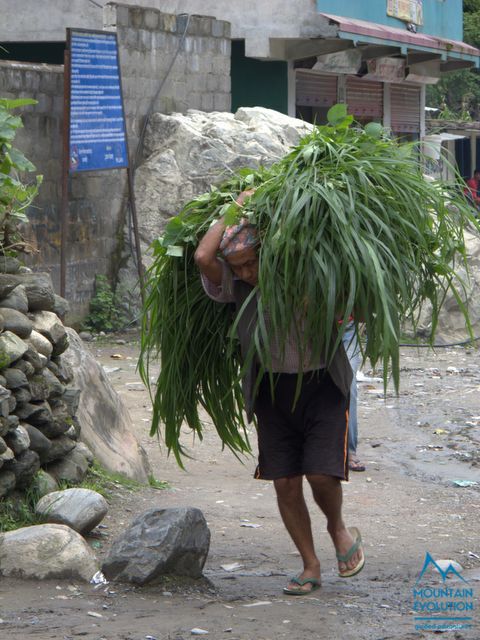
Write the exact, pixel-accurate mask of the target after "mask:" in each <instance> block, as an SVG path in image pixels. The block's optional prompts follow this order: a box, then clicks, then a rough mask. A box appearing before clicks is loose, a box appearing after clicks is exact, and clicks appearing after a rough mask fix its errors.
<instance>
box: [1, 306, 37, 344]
mask: <svg viewBox="0 0 480 640" xmlns="http://www.w3.org/2000/svg"><path fill="white" fill-rule="evenodd" d="M1 313H2V317H3V323H4V330H6V331H11V332H12V333H14V334H15V335H17V336H18V337H19V338H28V336H29V335H30V334H31V333H32V329H33V324H32V321H31V320H29V319H28V318H27V316H26V315H25V314H23V313H21V312H20V311H17V310H16V309H8V308H6V309H5V308H4V309H2V312H1Z"/></svg>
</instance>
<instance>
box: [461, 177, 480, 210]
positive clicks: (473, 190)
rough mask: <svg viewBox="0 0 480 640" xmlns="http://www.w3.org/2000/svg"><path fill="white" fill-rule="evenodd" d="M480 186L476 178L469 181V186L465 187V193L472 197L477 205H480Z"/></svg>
mask: <svg viewBox="0 0 480 640" xmlns="http://www.w3.org/2000/svg"><path fill="white" fill-rule="evenodd" d="M479 191H480V184H479V181H478V180H476V179H475V178H470V180H467V186H466V187H465V190H464V193H465V195H466V196H470V197H471V198H472V200H473V201H474V202H475V204H480V193H479Z"/></svg>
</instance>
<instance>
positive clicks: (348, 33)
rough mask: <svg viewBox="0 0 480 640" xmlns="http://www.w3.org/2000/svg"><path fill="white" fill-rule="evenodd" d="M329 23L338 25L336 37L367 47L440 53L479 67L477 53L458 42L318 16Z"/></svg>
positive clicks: (473, 48) (479, 56) (370, 24)
mask: <svg viewBox="0 0 480 640" xmlns="http://www.w3.org/2000/svg"><path fill="white" fill-rule="evenodd" d="M320 15H322V16H323V17H324V18H326V19H328V20H329V21H330V23H331V24H336V25H337V26H338V36H339V37H340V38H345V39H348V40H353V41H354V42H356V41H361V42H368V43H371V44H383V45H385V44H388V45H394V46H398V47H400V48H401V49H402V50H403V51H402V52H405V53H406V52H407V49H414V50H415V51H427V52H431V53H441V54H442V57H443V58H444V59H445V60H446V59H448V58H455V59H461V60H469V61H471V62H473V63H474V64H475V66H477V67H478V66H480V50H479V49H476V48H475V47H472V46H471V45H469V44H466V43H465V42H461V41H459V40H449V39H447V38H439V37H437V36H431V35H428V34H425V33H413V32H412V31H408V30H407V29H398V28H396V27H387V26H385V25H383V24H377V23H375V22H366V21H365V20H355V19H353V18H344V17H342V16H335V15H332V14H330V13H321V14H320Z"/></svg>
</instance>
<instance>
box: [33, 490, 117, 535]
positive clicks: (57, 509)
mask: <svg viewBox="0 0 480 640" xmlns="http://www.w3.org/2000/svg"><path fill="white" fill-rule="evenodd" d="M107 511H108V504H107V501H106V500H105V498H104V497H103V496H102V495H100V494H99V493H97V492H96V491H92V490H91V489H82V488H78V489H77V488H74V489H65V490H64V491H53V492H52V493H49V494H47V495H46V496H44V497H43V498H41V499H40V500H39V501H38V502H37V504H36V506H35V512H36V513H37V514H38V515H40V516H42V518H44V519H45V520H46V522H53V523H57V524H65V525H67V526H68V527H71V528H72V529H75V531H78V533H82V534H85V533H88V532H89V531H91V530H92V529H94V528H95V527H96V526H97V524H99V523H100V522H101V521H102V520H103V518H104V517H105V516H106V514H107Z"/></svg>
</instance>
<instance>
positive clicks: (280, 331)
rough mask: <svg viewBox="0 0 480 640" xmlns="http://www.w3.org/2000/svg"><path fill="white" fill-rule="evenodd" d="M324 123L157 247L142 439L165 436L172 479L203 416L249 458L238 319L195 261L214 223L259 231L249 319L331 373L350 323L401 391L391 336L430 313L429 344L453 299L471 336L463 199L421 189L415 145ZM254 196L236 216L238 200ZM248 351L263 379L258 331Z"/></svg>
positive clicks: (230, 186)
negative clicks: (147, 432) (254, 310)
mask: <svg viewBox="0 0 480 640" xmlns="http://www.w3.org/2000/svg"><path fill="white" fill-rule="evenodd" d="M328 122H329V124H328V125H326V126H319V127H316V128H315V129H314V130H313V131H312V132H311V133H310V134H308V135H307V136H306V137H304V138H303V139H302V140H301V142H300V143H299V144H298V145H297V146H296V147H295V148H293V150H292V151H291V152H290V153H289V154H288V155H287V156H285V157H284V158H283V159H282V160H280V161H279V162H277V163H276V164H274V165H273V166H272V167H270V168H269V169H263V168H262V169H259V170H256V171H253V170H251V169H244V170H242V171H240V172H238V173H237V174H235V175H234V176H233V177H231V178H230V179H229V180H228V181H226V182H225V183H224V184H222V185H221V186H220V187H217V188H213V187H212V189H211V191H210V192H209V193H206V194H204V195H202V196H200V197H199V198H197V199H195V200H193V201H191V202H189V203H188V204H187V205H186V206H185V207H184V208H183V210H182V211H181V212H180V213H179V215H178V216H176V217H175V218H172V219H171V221H170V222H169V223H168V225H167V227H166V229H165V233H164V235H163V236H162V237H161V238H158V239H157V240H156V241H155V242H154V243H153V246H152V248H153V257H154V262H153V264H152V266H151V268H150V269H149V271H148V274H147V281H146V302H145V306H144V313H143V325H142V338H141V356H140V373H141V375H142V378H143V380H144V382H145V383H146V384H147V385H148V387H149V389H150V392H151V396H152V402H153V420H152V426H151V435H155V434H157V433H162V434H163V437H164V440H165V443H166V446H167V448H168V450H169V452H170V451H171V452H173V453H174V455H175V457H176V459H177V461H178V463H179V464H180V465H182V464H183V463H182V456H183V455H184V454H185V451H184V449H183V448H182V445H181V442H180V432H181V428H182V425H183V424H184V423H186V424H187V425H188V427H190V429H192V430H193V432H194V433H195V434H197V435H198V436H199V437H200V438H202V433H203V423H202V420H201V417H200V414H199V408H200V407H203V408H204V409H205V411H206V412H207V414H208V415H209V416H210V418H211V420H212V422H213V424H214V426H215V428H216V430H217V432H218V435H219V436H220V439H221V441H222V443H223V445H224V446H227V447H229V448H230V449H231V450H233V451H234V452H235V453H237V454H238V453H241V452H248V451H249V450H250V445H249V441H248V436H247V430H246V424H245V418H244V413H243V409H244V405H243V397H242V393H241V375H242V364H243V365H244V364H245V363H242V362H241V359H240V353H239V345H238V342H237V339H236V335H235V310H234V309H233V308H232V307H231V305H221V304H217V303H215V302H213V301H212V300H210V299H209V298H208V297H207V296H206V295H205V293H204V291H203V288H202V284H201V281H200V277H199V273H198V269H197V267H196V265H195V264H194V260H193V254H194V252H195V249H196V247H197V245H198V243H199V241H200V239H201V238H202V236H203V235H204V234H205V232H206V231H207V230H208V228H209V226H210V225H211V224H212V223H213V222H214V221H216V220H218V218H219V217H221V216H225V219H226V221H227V224H233V223H234V222H235V221H236V220H237V219H238V217H239V216H240V217H244V216H246V217H248V218H250V220H251V221H252V222H253V223H254V224H255V225H256V226H257V227H258V229H259V234H260V238H261V245H260V250H259V259H260V264H259V282H258V293H259V295H258V304H259V311H260V312H261V310H262V309H264V308H267V309H268V311H269V316H270V320H271V323H272V328H273V331H274V332H275V334H276V335H278V336H284V335H287V333H288V332H289V330H290V329H291V327H292V326H295V324H296V323H298V322H299V319H301V322H302V335H301V337H299V341H300V342H299V349H300V350H302V349H303V348H304V347H305V345H306V344H308V345H309V348H310V349H311V350H312V351H313V352H314V354H322V356H323V357H324V358H326V360H327V361H328V359H329V358H331V357H332V354H333V352H334V350H335V349H336V347H337V346H338V344H339V342H340V340H341V338H342V333H343V330H344V327H345V325H346V324H347V321H348V320H349V319H350V318H352V317H353V319H354V321H355V322H356V323H363V324H364V325H365V327H366V334H367V335H368V341H367V342H366V343H365V344H364V345H363V347H362V349H363V357H364V359H367V358H368V359H369V360H370V362H371V364H372V366H376V365H377V364H380V365H381V366H382V367H383V375H384V380H385V385H386V384H387V380H388V378H389V377H390V376H391V377H392V378H393V382H394V384H395V387H396V388H398V384H399V368H400V367H399V346H398V345H399V338H400V331H401V324H402V323H403V322H405V321H409V322H410V323H411V324H412V325H413V327H414V328H415V326H416V325H417V323H418V318H419V314H420V311H421V308H422V305H423V304H424V303H425V302H426V301H427V300H428V301H429V302H430V303H431V307H432V328H431V335H430V340H431V341H433V339H434V335H435V328H436V323H437V318H438V314H439V311H440V308H441V305H442V302H443V300H444V298H445V295H446V293H447V292H448V291H449V290H450V291H452V292H453V295H454V296H455V298H456V299H457V302H458V304H459V306H460V308H461V309H462V311H463V313H464V316H465V323H466V327H467V329H468V330H470V323H469V319H468V310H467V309H466V308H465V306H464V305H463V303H462V299H463V298H462V287H463V285H462V281H461V280H460V279H459V278H458V277H457V273H456V265H457V264H459V263H460V264H461V265H462V266H463V267H466V266H467V265H466V252H465V244H464V230H465V228H466V227H467V226H469V225H470V226H472V227H475V228H476V229H477V230H478V229H479V225H478V222H477V221H476V218H475V214H474V211H473V210H472V209H471V207H470V206H469V204H468V202H467V201H466V200H465V197H464V196H463V193H462V190H461V189H460V188H458V186H457V187H455V185H453V186H452V185H445V184H440V183H437V182H431V181H426V180H425V179H424V176H423V175H422V162H421V155H420V151H419V146H418V145H416V144H412V143H408V144H405V143H404V144H402V143H399V142H398V141H395V140H392V139H390V138H389V137H388V136H387V135H386V133H385V131H384V130H383V129H382V127H381V126H380V125H378V124H374V123H372V124H369V125H367V126H366V127H365V128H360V127H358V126H356V125H354V123H353V119H352V117H351V116H348V115H347V113H346V108H345V106H344V105H336V106H335V107H333V108H332V109H331V110H330V112H329V114H328ZM251 188H253V189H254V190H255V191H254V194H253V195H252V196H251V197H250V198H249V199H248V200H247V201H246V203H245V205H244V206H243V207H242V208H240V207H239V206H238V205H236V204H235V198H236V197H237V195H238V194H239V192H241V191H243V190H244V189H251ZM299 310H300V311H299ZM240 313H241V312H240ZM259 315H260V317H261V313H260V314H259ZM254 344H255V351H256V352H255V353H253V352H252V357H255V358H258V361H259V362H262V363H267V365H268V361H269V353H268V345H269V340H268V336H266V335H265V328H264V324H263V323H262V322H259V323H258V326H257V329H256V335H255V336H254ZM158 360H159V362H160V374H159V376H158V379H157V380H156V383H155V384H151V380H150V371H151V368H150V365H151V363H152V362H153V361H155V362H157V361H158Z"/></svg>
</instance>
